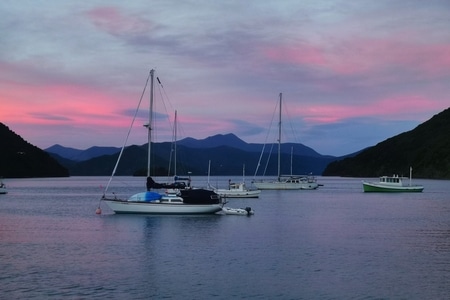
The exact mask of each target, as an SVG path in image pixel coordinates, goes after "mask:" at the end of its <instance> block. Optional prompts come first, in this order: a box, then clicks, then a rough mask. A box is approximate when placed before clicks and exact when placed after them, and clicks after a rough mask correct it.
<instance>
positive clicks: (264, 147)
mask: <svg viewBox="0 0 450 300" xmlns="http://www.w3.org/2000/svg"><path fill="white" fill-rule="evenodd" d="M277 110H278V101H277V102H276V105H275V108H274V110H273V113H272V119H271V120H270V125H269V130H268V131H267V134H266V139H265V140H264V144H263V148H262V151H261V155H260V156H259V160H258V164H257V165H256V170H255V175H253V179H255V178H256V175H257V174H258V170H259V166H260V165H261V160H262V158H263V155H264V150H265V149H266V145H267V141H268V140H269V135H270V133H271V131H272V125H273V123H274V122H273V120H274V119H275V115H276V113H277ZM273 145H274V144H273V143H272V146H271V149H270V152H269V156H268V157H267V162H266V169H267V165H268V164H269V159H270V155H271V154H272V149H273ZM264 175H266V171H265V170H264V173H263V176H264Z"/></svg>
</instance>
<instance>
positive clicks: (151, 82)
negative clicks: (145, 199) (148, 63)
mask: <svg viewBox="0 0 450 300" xmlns="http://www.w3.org/2000/svg"><path fill="white" fill-rule="evenodd" d="M154 74H155V70H153V69H152V70H150V109H149V111H148V125H147V129H148V134H147V139H148V157H147V177H150V161H151V159H150V158H151V149H152V121H153V77H154Z"/></svg>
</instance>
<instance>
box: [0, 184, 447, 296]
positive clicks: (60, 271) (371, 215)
mask: <svg viewBox="0 0 450 300" xmlns="http://www.w3.org/2000/svg"><path fill="white" fill-rule="evenodd" d="M235 179H236V180H238V179H239V178H235ZM227 180H228V177H227V178H219V179H214V181H215V182H214V184H216V183H218V184H220V185H221V186H223V187H225V184H226V181H227ZM249 181H250V180H249ZM4 182H5V183H6V184H7V185H8V187H9V190H10V192H9V194H7V195H0V298H2V299H51V298H53V299H61V298H69V299H95V298H100V299H103V298H108V299H149V298H165V299H448V297H449V296H448V295H450V184H449V183H450V182H449V181H437V180H416V183H422V184H424V185H425V190H424V192H423V193H417V194H415V193H413V194H364V193H363V192H362V185H361V180H360V179H351V178H350V179H349V178H333V177H332V178H320V182H321V183H323V184H324V186H323V187H321V188H320V189H319V190H316V191H263V192H262V193H261V197H260V198H259V199H234V200H230V203H229V204H228V206H231V207H245V206H251V207H252V208H253V209H254V210H255V215H253V216H251V217H243V216H220V215H212V216H143V215H132V216H127V215H114V214H113V213H112V212H111V211H109V210H108V208H107V207H106V205H104V204H103V205H102V209H103V214H102V215H100V216H99V215H96V214H95V209H96V208H97V206H98V203H99V198H100V196H101V194H102V191H103V190H102V186H103V185H105V184H106V182H107V178H106V177H93V178H91V177H72V178H61V179H6V180H4ZM195 183H196V184H197V185H202V184H204V178H197V179H195ZM199 183H200V184H199ZM143 186H144V183H143V179H142V178H129V177H122V178H119V179H116V180H115V181H114V182H113V185H112V187H111V188H110V191H116V192H118V193H119V192H120V193H121V192H122V191H123V192H124V193H130V194H131V193H133V192H136V191H139V190H140V187H143ZM120 193H119V194H120Z"/></svg>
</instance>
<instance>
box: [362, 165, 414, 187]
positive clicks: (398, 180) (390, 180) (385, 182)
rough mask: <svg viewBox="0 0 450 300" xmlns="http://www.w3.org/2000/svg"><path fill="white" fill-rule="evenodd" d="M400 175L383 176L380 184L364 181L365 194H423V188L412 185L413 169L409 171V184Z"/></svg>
mask: <svg viewBox="0 0 450 300" xmlns="http://www.w3.org/2000/svg"><path fill="white" fill-rule="evenodd" d="M403 179H404V178H402V177H399V176H398V175H392V176H381V177H380V178H379V181H378V182H367V181H363V190H364V192H388V193H392V192H422V191H423V186H422V185H417V184H412V183H411V179H412V168H410V170H409V182H408V183H406V182H405V181H404V180H403Z"/></svg>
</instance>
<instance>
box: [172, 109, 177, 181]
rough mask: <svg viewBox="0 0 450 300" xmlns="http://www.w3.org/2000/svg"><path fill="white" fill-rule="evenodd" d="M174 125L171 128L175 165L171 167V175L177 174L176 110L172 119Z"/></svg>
mask: <svg viewBox="0 0 450 300" xmlns="http://www.w3.org/2000/svg"><path fill="white" fill-rule="evenodd" d="M174 123H175V125H174V128H173V132H174V139H175V141H174V150H175V153H174V154H175V155H174V161H175V165H174V167H173V175H174V176H177V111H176V110H175V121H174Z"/></svg>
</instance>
